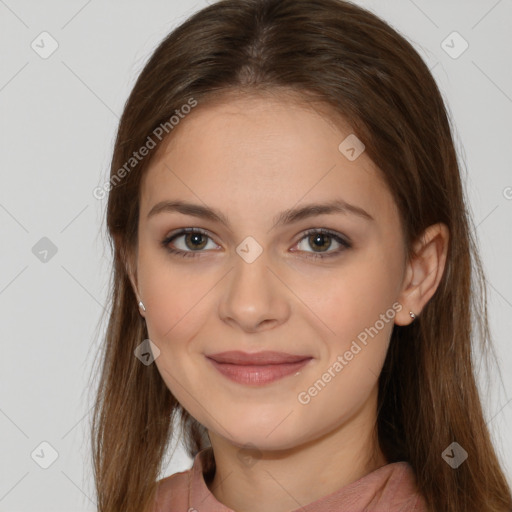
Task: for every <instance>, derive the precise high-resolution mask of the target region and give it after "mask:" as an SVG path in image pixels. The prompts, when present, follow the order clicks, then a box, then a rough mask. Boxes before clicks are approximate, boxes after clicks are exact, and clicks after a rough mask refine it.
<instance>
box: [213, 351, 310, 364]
mask: <svg viewBox="0 0 512 512" xmlns="http://www.w3.org/2000/svg"><path fill="white" fill-rule="evenodd" d="M206 357H208V358H210V359H213V360H214V361H217V362H218V363H231V364H240V365H258V364H285V363H297V362H299V361H303V360H305V359H311V356H307V355H294V354H287V353H286V352H274V351H268V350H267V351H264V352H253V353H248V352H242V351H241V350H230V351H228V352H218V353H217V354H206Z"/></svg>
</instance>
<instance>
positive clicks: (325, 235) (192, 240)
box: [162, 228, 352, 258]
mask: <svg viewBox="0 0 512 512" xmlns="http://www.w3.org/2000/svg"><path fill="white" fill-rule="evenodd" d="M180 239H182V240H181V241H180V242H179V243H176V242H175V241H176V240H180ZM208 240H210V241H211V238H210V236H209V235H208V233H207V232H206V231H203V230H202V229H199V228H184V229H182V230H181V231H179V232H178V233H175V234H173V235H170V236H168V237H166V238H165V239H164V240H162V246H163V247H164V248H165V249H166V250H167V251H168V252H169V253H171V254H174V255H177V256H182V257H185V258H186V257H188V258H190V257H196V256H199V254H197V253H201V252H206V251H203V249H205V248H207V247H208ZM333 240H334V241H335V243H336V244H338V246H339V248H338V249H337V250H334V251H329V252H327V250H328V249H329V248H331V246H332V241H333ZM303 241H305V243H306V244H309V246H310V247H313V248H317V249H320V251H318V252H317V251H312V252H309V251H307V250H305V249H304V248H302V249H301V248H299V252H305V253H309V254H308V255H307V256H306V257H307V258H330V257H333V256H336V255H338V254H340V253H341V252H343V251H345V250H346V249H349V248H351V247H352V244H351V242H350V241H349V240H348V239H345V238H344V237H343V236H342V235H340V234H339V233H336V232H332V231H330V230H328V229H323V228H319V229H310V230H308V231H306V233H305V234H304V235H303V237H302V238H301V239H300V241H299V242H298V244H296V245H297V246H300V245H301V244H303V243H304V242H303ZM171 242H173V245H175V246H177V247H172V246H171V245H170V244H171ZM211 242H212V244H213V246H214V247H213V249H215V248H217V247H218V246H217V245H216V244H214V243H213V241H211ZM293 252H297V251H295V250H293ZM322 253H326V254H322Z"/></svg>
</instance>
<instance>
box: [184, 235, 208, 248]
mask: <svg viewBox="0 0 512 512" xmlns="http://www.w3.org/2000/svg"><path fill="white" fill-rule="evenodd" d="M202 236H203V235H202V234H201V233H192V234H189V235H188V236H187V238H189V239H190V240H191V241H192V244H193V246H192V247H191V248H192V249H198V248H199V249H201V248H202V246H204V244H205V242H203V243H202V244H201V237H202ZM196 243H197V244H199V245H195V244H196ZM199 246H201V247H199ZM189 248H190V247H189Z"/></svg>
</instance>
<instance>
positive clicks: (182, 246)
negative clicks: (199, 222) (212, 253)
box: [162, 228, 217, 257]
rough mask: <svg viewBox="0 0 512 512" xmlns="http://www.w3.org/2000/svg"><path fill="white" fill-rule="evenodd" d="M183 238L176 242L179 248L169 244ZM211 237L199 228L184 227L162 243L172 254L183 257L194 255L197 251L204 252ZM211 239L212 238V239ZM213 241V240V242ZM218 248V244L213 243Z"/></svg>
mask: <svg viewBox="0 0 512 512" xmlns="http://www.w3.org/2000/svg"><path fill="white" fill-rule="evenodd" d="M180 238H182V239H183V240H182V241H181V242H180V243H177V244H176V243H175V245H177V246H178V248H177V249H175V248H173V247H170V246H169V244H170V243H171V242H174V241H175V240H178V239H180ZM208 239H210V236H209V235H208V234H207V233H206V231H203V230H202V229H199V228H184V229H182V230H181V231H180V232H179V233H175V234H174V235H170V236H168V237H167V238H165V239H164V240H162V245H163V246H164V248H165V249H167V251H169V252H170V253H171V254H176V255H179V256H183V257H194V256H196V254H194V253H195V252H203V251H202V249H204V248H205V247H206V246H207V244H208V242H207V240H208ZM210 240H211V239H210ZM212 243H213V242H212ZM213 245H214V246H215V247H214V248H216V247H217V246H216V244H213Z"/></svg>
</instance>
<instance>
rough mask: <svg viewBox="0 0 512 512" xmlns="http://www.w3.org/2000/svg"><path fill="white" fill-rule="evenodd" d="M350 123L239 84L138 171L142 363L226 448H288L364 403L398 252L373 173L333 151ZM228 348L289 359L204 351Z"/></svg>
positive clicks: (383, 346) (387, 317)
mask: <svg viewBox="0 0 512 512" xmlns="http://www.w3.org/2000/svg"><path fill="white" fill-rule="evenodd" d="M351 133H352V132H351V129H350V127H349V126H348V125H346V124H345V123H344V122H343V121H342V120H340V122H339V123H334V122H332V121H330V120H329V119H328V117H327V116H326V115H322V114H321V113H320V111H319V110H314V109H313V108H312V107H311V106H310V107H306V106H303V105H301V104H300V103H299V102H298V101H293V100H292V99H290V98H287V99H285V98H279V99H278V98H276V97H273V98H263V97H241V96H239V97H236V98H230V100H229V101H226V102H223V103H218V104H215V105H209V106H207V105H206V104H205V105H199V106H198V107H197V108H196V109H194V111H193V112H192V113H190V114H189V115H188V116H187V117H186V118H185V119H184V120H182V121H181V124H180V125H179V126H178V127H176V128H175V129H174V131H173V132H172V138H170V139H169V140H168V141H167V143H166V145H165V146H162V147H161V148H160V149H159V153H158V154H157V155H156V157H157V158H155V159H154V160H153V161H152V163H151V165H150V167H149V169H148V170H147V174H146V175H145V177H144V179H143V183H142V189H141V206H140V218H139V231H138V237H139V242H138V243H139V245H138V255H137V261H136V277H135V280H133V281H132V282H133V283H134V287H136V292H137V295H138V296H139V297H140V299H142V301H143V302H144V305H145V308H146V311H145V312H144V313H143V315H144V316H145V319H146V323H147V327H148V333H149V337H150V339H151V341H152V342H153V343H154V344H155V345H156V346H157V347H158V348H159V350H160V355H159V356H158V357H157V359H156V360H155V364H156V365H157V367H158V370H159V372H160V374H161V376H162V378H163V380H164V381H165V383H166V385H167V386H168V388H169V389H170V391H171V392H172V393H173V395H174V396H175V397H176V398H177V399H178V400H179V402H180V403H181V404H182V406H183V407H184V408H185V409H186V410H187V411H188V412H189V413H190V414H191V415H192V416H194V417H195V418H196V419H197V420H198V421H199V422H200V423H202V424H203V425H204V426H205V427H206V428H207V429H208V430H209V431H210V433H214V434H215V435H217V436H222V437H223V438H225V439H227V440H229V441H230V442H231V443H234V444H236V445H239V446H242V445H245V444H247V443H251V444H253V445H255V446H257V447H258V448H260V449H267V450H272V449H278V448H279V449H285V448H292V447H294V446H298V445H299V444H301V443H306V442H309V441H312V440H314V439H317V438H319V437H320V436H322V435H324V434H327V433H329V432H333V431H336V429H339V428H341V427H343V426H344V425H348V424H350V423H351V422H352V423H354V422H357V421H359V420H358V418H366V420H365V421H368V419H369V418H372V415H373V416H374V415H375V406H376V401H375V399H376V389H377V387H376V386H377V379H378V375H379V373H380V370H381V367H382V365H383V362H384V358H385V355H386V351H387V348H388V343H389V338H390V335H391V332H392V329H393V324H394V315H395V314H396V312H397V311H399V310H400V309H401V305H400V304H398V303H397V300H398V298H399V295H400V291H401V286H402V281H403V276H404V271H405V270H404V269H405V264H406V262H405V256H404V254H405V250H404V242H403V238H402V234H401V233H402V232H401V227H400V219H399V214H398V211H397V208H396V205H395V203H394V201H393V199H392V196H391V194H390V192H389V191H388V189H387V188H386V186H385V184H384V182H383V181H382V179H381V177H380V175H379V171H378V169H376V168H375V166H374V164H373V163H372V161H371V160H370V159H369V158H368V156H367V155H366V154H365V152H364V151H363V152H362V153H361V154H360V155H359V156H357V153H358V149H359V148H358V147H357V146H354V143H353V141H352V144H350V141H351V139H349V140H348V142H345V143H344V144H342V145H341V149H340V148H339V146H340V143H342V141H344V139H346V137H347V136H349V135H350V134H351ZM350 147H354V149H355V151H351V150H350ZM355 156H357V158H355V159H354V157H355ZM178 201H179V202H181V203H182V206H181V207H176V204H174V206H172V205H171V204H170V203H175V202H178ZM166 202H168V203H169V204H167V206H165V204H166ZM183 205H193V206H196V207H198V208H194V207H193V206H192V207H190V208H187V207H186V206H183ZM311 205H318V206H319V207H321V208H317V209H308V208H307V207H310V206H311ZM329 205H331V206H332V205H337V208H332V209H331V210H329V209H328V208H326V207H327V206H329ZM208 210H211V211H214V212H215V213H216V214H217V216H214V215H211V214H210V215H206V214H205V213H204V212H206V211H208ZM301 210H302V213H301ZM294 212H299V213H298V214H297V215H294V214H293V213H294ZM184 229H187V230H189V232H185V233H183V230H184ZM171 251H172V252H171ZM226 351H242V352H245V353H246V354H249V356H254V354H255V353H259V352H263V351H273V352H281V353H285V354H288V356H290V355H291V356H299V357H296V358H295V359H296V360H299V359H301V358H302V362H297V363H294V364H293V363H290V362H287V363H283V362H282V364H269V363H270V361H268V360H265V361H259V363H261V364H255V365H253V366H252V368H251V367H250V366H247V361H246V362H245V363H244V364H240V361H238V363H239V364H233V361H231V364H230V363H229V362H224V363H214V362H213V361H212V359H210V356H212V355H215V354H219V353H221V352H226ZM216 357H217V358H219V356H216ZM250 362H252V363H255V362H258V361H256V360H254V359H252V360H251V361H250ZM264 363H265V365H264ZM273 363H276V361H273Z"/></svg>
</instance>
